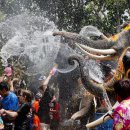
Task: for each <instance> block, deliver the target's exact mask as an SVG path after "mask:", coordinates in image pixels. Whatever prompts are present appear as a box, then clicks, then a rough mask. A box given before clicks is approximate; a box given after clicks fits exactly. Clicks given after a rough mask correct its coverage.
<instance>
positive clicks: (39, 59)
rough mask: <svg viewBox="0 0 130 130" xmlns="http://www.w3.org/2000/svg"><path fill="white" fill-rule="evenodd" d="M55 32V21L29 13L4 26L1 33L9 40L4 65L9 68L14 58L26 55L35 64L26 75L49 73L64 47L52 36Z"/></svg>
mask: <svg viewBox="0 0 130 130" xmlns="http://www.w3.org/2000/svg"><path fill="white" fill-rule="evenodd" d="M54 30H56V26H55V24H54V23H53V22H51V21H49V20H48V19H47V18H45V17H43V16H36V15H33V14H30V13H28V12H24V13H23V14H20V15H17V16H14V17H11V18H9V19H7V20H6V21H5V22H2V23H0V34H1V35H2V37H3V38H6V39H7V42H6V43H4V45H3V47H2V49H1V52H0V55H1V57H2V62H3V65H4V66H6V65H7V59H8V58H10V57H11V56H19V58H20V57H22V56H24V55H26V56H28V57H29V60H30V61H31V62H33V66H30V67H29V68H27V72H26V73H28V74H36V73H39V72H44V73H46V72H47V71H48V70H49V69H50V68H51V67H52V66H53V65H54V61H55V58H56V56H57V53H58V51H59V48H60V43H59V41H60V39H59V38H58V37H53V36H52V32H53V31H54ZM50 63H52V64H50Z"/></svg>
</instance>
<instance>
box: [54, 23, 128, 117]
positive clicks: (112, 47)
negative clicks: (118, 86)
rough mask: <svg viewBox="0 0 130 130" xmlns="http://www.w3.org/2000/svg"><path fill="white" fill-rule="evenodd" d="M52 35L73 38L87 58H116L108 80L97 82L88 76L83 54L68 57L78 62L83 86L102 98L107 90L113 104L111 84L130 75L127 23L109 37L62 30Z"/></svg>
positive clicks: (101, 59) (104, 59)
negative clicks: (88, 35) (96, 36)
mask: <svg viewBox="0 0 130 130" xmlns="http://www.w3.org/2000/svg"><path fill="white" fill-rule="evenodd" d="M53 35H54V36H56V35H61V36H63V37H65V38H69V39H71V40H73V41H74V42H76V43H75V44H74V45H75V46H76V47H78V48H79V49H80V50H81V51H82V53H84V55H85V56H86V55H87V56H88V57H89V58H92V59H96V60H100V61H106V60H108V61H109V60H112V59H114V60H115V59H116V62H117V66H116V68H115V69H114V73H113V74H112V75H110V78H109V80H108V81H104V82H103V83H100V84H99V83H97V82H95V81H93V80H92V79H91V77H90V76H89V73H88V70H87V69H86V70H85V69H84V61H85V58H84V57H83V56H81V55H80V56H77V55H74V56H71V57H70V59H72V60H76V61H78V63H79V68H80V73H81V80H82V83H83V84H84V87H85V88H86V89H87V90H88V91H89V92H90V93H91V94H93V95H95V96H96V97H100V98H102V99H104V91H105V92H107V94H108V96H109V99H110V101H111V104H112V105H113V104H114V103H115V102H116V99H115V94H114V91H113V84H114V83H115V82H116V81H117V80H119V79H122V78H129V77H130V73H129V72H130V71H129V68H130V63H129V58H130V47H129V40H130V25H129V24H127V25H126V26H125V27H124V28H123V29H122V31H121V32H120V33H118V34H116V35H114V36H112V37H110V38H107V37H104V35H103V37H102V39H101V40H93V39H91V38H90V37H84V36H83V35H80V34H77V33H71V32H63V31H58V32H54V33H53ZM101 35H102V34H101ZM109 74H110V73H109ZM88 106H90V105H88ZM88 106H86V108H87V109H89V108H88ZM76 114H77V117H76V116H75V117H76V118H78V117H79V115H78V114H79V113H75V115H76ZM80 114H81V113H80ZM81 116H82V114H81ZM72 117H73V116H72ZM76 118H75V119H76Z"/></svg>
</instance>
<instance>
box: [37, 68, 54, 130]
mask: <svg viewBox="0 0 130 130" xmlns="http://www.w3.org/2000/svg"><path fill="white" fill-rule="evenodd" d="M55 72H56V67H54V68H53V69H52V70H51V71H50V73H49V76H48V77H47V78H46V79H44V80H42V81H41V87H42V89H43V92H44V93H43V96H42V98H41V100H40V103H39V110H38V116H39V118H40V122H41V123H40V128H41V130H45V129H46V130H50V115H49V112H50V106H49V103H50V102H51V100H52V98H53V96H54V92H52V91H51V90H50V89H49V87H48V83H49V81H50V79H51V77H52V75H54V74H55Z"/></svg>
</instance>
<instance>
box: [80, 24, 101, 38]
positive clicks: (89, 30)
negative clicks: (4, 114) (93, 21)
mask: <svg viewBox="0 0 130 130" xmlns="http://www.w3.org/2000/svg"><path fill="white" fill-rule="evenodd" d="M79 34H80V35H82V36H84V37H88V38H90V37H100V36H101V35H103V34H102V33H101V32H100V31H99V30H98V29H97V28H96V27H94V26H91V25H89V26H84V27H83V28H82V29H81V31H80V33H79Z"/></svg>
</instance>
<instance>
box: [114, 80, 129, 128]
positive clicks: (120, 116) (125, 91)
mask: <svg viewBox="0 0 130 130" xmlns="http://www.w3.org/2000/svg"><path fill="white" fill-rule="evenodd" d="M114 90H115V93H116V99H117V100H118V102H119V103H120V104H119V105H118V106H117V107H116V108H115V109H114V113H113V120H114V124H113V130H130V80H129V79H122V80H119V81H117V82H116V83H115V84H114Z"/></svg>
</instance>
